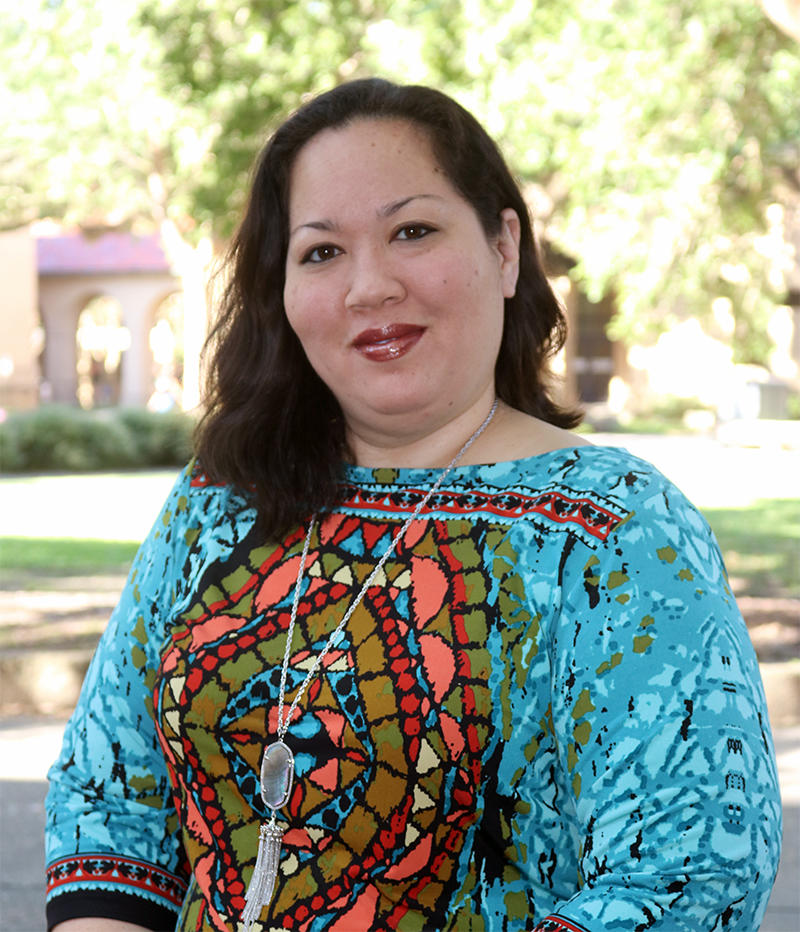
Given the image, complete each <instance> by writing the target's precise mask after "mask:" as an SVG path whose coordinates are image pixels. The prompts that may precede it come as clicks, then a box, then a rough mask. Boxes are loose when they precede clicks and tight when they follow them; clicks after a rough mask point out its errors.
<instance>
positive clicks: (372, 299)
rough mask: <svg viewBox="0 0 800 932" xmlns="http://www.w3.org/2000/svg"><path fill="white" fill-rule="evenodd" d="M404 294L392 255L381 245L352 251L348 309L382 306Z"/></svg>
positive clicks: (346, 300)
mask: <svg viewBox="0 0 800 932" xmlns="http://www.w3.org/2000/svg"><path fill="white" fill-rule="evenodd" d="M404 295H405V287H404V286H403V283H402V282H401V280H400V278H399V276H398V273H397V271H396V269H395V268H394V266H393V264H392V262H391V259H390V258H389V257H388V256H386V255H385V253H384V251H383V250H382V249H380V248H377V249H374V248H371V249H368V250H361V251H358V252H357V253H353V254H351V262H350V281H349V283H348V289H347V295H346V297H345V306H346V307H347V309H348V310H359V309H361V308H376V307H381V306H382V305H383V304H386V303H387V302H396V301H399V300H401V299H402V298H403V296H404Z"/></svg>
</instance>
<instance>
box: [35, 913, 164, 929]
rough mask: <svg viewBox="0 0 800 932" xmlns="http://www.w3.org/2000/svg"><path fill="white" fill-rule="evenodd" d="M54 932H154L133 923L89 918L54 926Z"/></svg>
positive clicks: (72, 920) (94, 917) (69, 920)
mask: <svg viewBox="0 0 800 932" xmlns="http://www.w3.org/2000/svg"><path fill="white" fill-rule="evenodd" d="M52 932H152V930H150V929H147V928H145V927H144V926H136V925H134V924H133V923H132V922H120V921H119V919H99V918H98V917H96V916H89V917H87V918H86V919H67V921H66V922H59V924H58V925H57V926H53V929H52Z"/></svg>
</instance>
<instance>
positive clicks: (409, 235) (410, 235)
mask: <svg viewBox="0 0 800 932" xmlns="http://www.w3.org/2000/svg"><path fill="white" fill-rule="evenodd" d="M433 232H434V229H433V227H429V226H427V225H426V224H424V223H407V224H406V225H405V226H402V227H400V229H399V230H398V231H397V232H396V233H395V239H400V240H414V239H423V238H424V237H425V236H427V235H428V234H429V233H433Z"/></svg>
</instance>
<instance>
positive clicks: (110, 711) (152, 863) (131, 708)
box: [45, 470, 200, 932]
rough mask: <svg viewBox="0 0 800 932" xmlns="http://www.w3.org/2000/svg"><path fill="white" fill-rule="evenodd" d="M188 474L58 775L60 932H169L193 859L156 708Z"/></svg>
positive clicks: (111, 627)
mask: <svg viewBox="0 0 800 932" xmlns="http://www.w3.org/2000/svg"><path fill="white" fill-rule="evenodd" d="M194 491H195V490H193V489H191V474H190V472H189V471H188V470H187V471H186V472H184V473H183V474H182V476H181V477H180V478H179V479H178V481H177V482H176V484H175V487H174V488H173V490H172V493H171V494H170V496H169V498H168V499H167V502H166V504H165V506H164V508H163V509H162V511H161V514H160V516H159V519H158V520H157V521H156V524H155V526H154V527H153V530H152V531H151V532H150V534H149V536H148V538H147V540H146V541H145V542H144V544H143V545H142V546H141V548H140V549H139V552H138V554H137V556H136V560H135V561H134V564H133V567H132V570H131V573H130V575H129V577H128V581H127V583H126V585H125V588H124V590H123V592H122V595H121V597H120V601H119V604H118V605H117V607H116V609H115V610H114V613H113V614H112V616H111V619H110V621H109V624H108V627H107V629H106V631H105V632H104V634H103V637H102V638H101V640H100V643H99V645H98V647H97V650H96V652H95V655H94V657H93V659H92V663H91V665H90V667H89V670H88V672H87V675H86V678H85V680H84V684H83V688H82V690H81V695H80V698H79V700H78V705H77V707H76V709H75V712H74V713H73V715H72V718H71V719H70V722H69V724H68V726H67V729H66V732H65V736H64V742H63V747H62V750H61V754H60V756H59V759H58V760H57V761H56V763H55V764H54V765H53V767H52V768H51V769H50V773H49V774H48V776H49V779H50V791H49V793H48V797H47V804H46V808H47V826H46V833H45V835H46V849H47V864H48V871H47V873H48V877H47V879H48V902H47V915H48V923H49V926H50V927H51V928H58V929H59V932H71V930H73V932H78V930H81V932H82V930H86V932H99V930H103V932H104V930H108V932H117V930H119V932H122V930H127V932H130V930H138V929H142V928H150V929H173V928H174V927H175V922H176V919H177V915H178V913H179V912H180V908H181V905H182V902H183V897H184V895H185V891H186V885H187V876H186V868H185V854H184V852H183V846H182V842H181V834H180V825H179V824H178V820H177V817H176V813H175V809H174V805H173V801H172V798H171V788H170V781H169V776H168V773H167V767H166V762H165V761H164V757H163V754H162V752H161V749H160V745H159V741H158V735H157V731H156V727H155V722H154V720H153V712H152V703H153V687H154V682H155V677H156V671H157V668H158V664H159V661H160V650H161V645H162V644H163V642H164V638H165V636H166V634H167V630H168V626H169V621H170V618H171V617H172V613H173V612H174V610H175V602H176V600H179V599H180V597H181V593H182V589H183V584H184V577H185V576H186V574H187V568H186V562H187V555H188V546H187V535H189V534H190V531H191V525H192V523H195V524H196V523H198V522H199V520H200V516H199V515H196V514H195V515H193V514H192V507H191V502H192V498H193V497H194Z"/></svg>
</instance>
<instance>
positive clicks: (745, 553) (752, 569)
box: [703, 498, 800, 598]
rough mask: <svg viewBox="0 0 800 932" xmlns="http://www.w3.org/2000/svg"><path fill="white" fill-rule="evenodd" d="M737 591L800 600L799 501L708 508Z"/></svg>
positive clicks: (712, 525) (785, 500)
mask: <svg viewBox="0 0 800 932" xmlns="http://www.w3.org/2000/svg"><path fill="white" fill-rule="evenodd" d="M703 514H704V515H705V517H706V519H707V520H708V523H709V524H710V525H711V527H712V528H713V530H714V533H715V534H716V535H717V539H718V540H719V543H720V547H721V548H722V552H723V554H724V556H725V564H726V566H727V568H728V573H729V574H730V576H731V581H732V582H734V581H735V587H734V588H735V591H736V594H737V595H749V596H779V597H786V598H800V499H780V498H770V499H764V498H762V499H759V500H758V501H756V502H754V503H753V504H752V505H749V506H747V507H745V508H706V509H703Z"/></svg>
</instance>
